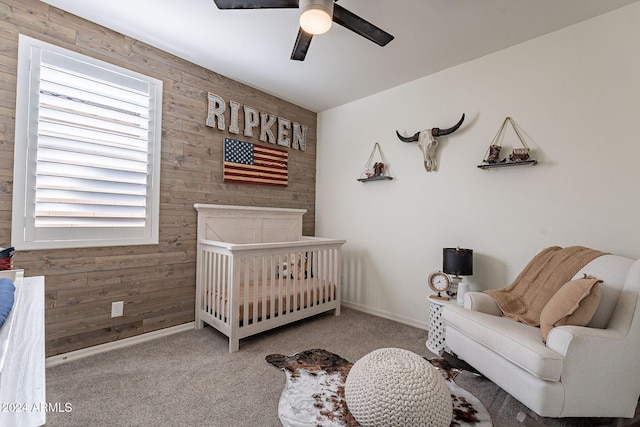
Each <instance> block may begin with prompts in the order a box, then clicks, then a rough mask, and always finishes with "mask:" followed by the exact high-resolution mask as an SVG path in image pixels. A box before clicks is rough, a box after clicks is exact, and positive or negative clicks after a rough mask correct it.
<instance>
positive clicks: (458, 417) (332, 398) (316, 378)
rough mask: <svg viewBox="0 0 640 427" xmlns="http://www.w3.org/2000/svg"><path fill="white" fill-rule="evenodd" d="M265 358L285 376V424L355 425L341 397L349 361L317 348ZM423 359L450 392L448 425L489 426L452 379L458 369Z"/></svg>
mask: <svg viewBox="0 0 640 427" xmlns="http://www.w3.org/2000/svg"><path fill="white" fill-rule="evenodd" d="M265 359H266V361H267V362H269V363H270V364H272V365H273V366H275V367H276V368H278V369H281V370H283V371H284V372H285V374H286V376H287V384H286V386H285V389H284V390H283V391H282V395H281V396H280V403H279V405H278V416H279V417H280V421H281V422H282V424H283V425H284V426H285V427H289V426H358V425H359V424H358V422H357V421H356V419H355V418H354V417H353V416H352V415H351V413H350V412H349V408H347V404H346V402H345V399H344V383H345V380H346V378H347V374H349V370H350V369H351V367H352V366H353V363H351V362H349V361H347V360H345V359H343V358H342V357H340V356H338V355H337V354H334V353H331V352H328V351H326V350H321V349H313V350H307V351H303V352H301V353H297V354H294V355H292V356H285V355H283V354H270V355H268V356H267V357H266V358H265ZM427 360H429V362H431V364H433V365H434V366H435V367H436V368H437V369H438V371H439V372H440V373H441V374H442V375H443V376H444V379H445V380H446V382H447V386H448V387H449V390H450V391H451V398H452V399H453V419H452V420H451V426H452V427H454V426H455V427H462V426H474V427H489V426H491V425H492V424H491V417H490V416H489V413H488V412H487V410H486V408H485V407H484V406H483V405H482V403H480V401H479V400H478V399H476V397H475V396H473V395H472V394H471V393H469V392H468V391H466V390H464V389H462V388H460V387H458V386H457V385H456V383H455V382H453V379H454V378H455V376H456V375H457V374H458V373H459V372H460V371H461V370H460V369H457V368H454V367H452V366H451V365H450V364H449V363H448V362H447V361H446V360H445V359H443V358H440V357H435V358H432V359H427Z"/></svg>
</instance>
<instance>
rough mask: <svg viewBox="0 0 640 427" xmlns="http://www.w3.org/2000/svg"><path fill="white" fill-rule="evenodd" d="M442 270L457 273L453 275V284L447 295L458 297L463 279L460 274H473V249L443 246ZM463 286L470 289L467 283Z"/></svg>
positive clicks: (451, 273)
mask: <svg viewBox="0 0 640 427" xmlns="http://www.w3.org/2000/svg"><path fill="white" fill-rule="evenodd" d="M442 271H444V272H445V273H447V274H449V275H455V276H454V277H451V286H450V287H449V289H448V290H447V295H449V296H451V297H456V296H457V293H458V288H459V287H460V283H461V281H462V278H461V277H460V276H471V275H473V249H462V248H460V247H457V248H443V249H442ZM462 287H463V288H464V289H468V286H467V285H466V284H465V285H463V286H462Z"/></svg>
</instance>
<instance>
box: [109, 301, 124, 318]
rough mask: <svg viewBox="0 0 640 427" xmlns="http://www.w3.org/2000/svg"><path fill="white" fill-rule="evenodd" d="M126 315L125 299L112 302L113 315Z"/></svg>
mask: <svg viewBox="0 0 640 427" xmlns="http://www.w3.org/2000/svg"><path fill="white" fill-rule="evenodd" d="M120 316H124V301H117V302H112V303H111V317H120Z"/></svg>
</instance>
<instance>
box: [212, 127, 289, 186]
mask: <svg viewBox="0 0 640 427" xmlns="http://www.w3.org/2000/svg"><path fill="white" fill-rule="evenodd" d="M288 167H289V153H288V152H287V151H286V150H281V149H279V148H272V147H266V146H264V145H256V144H252V143H250V142H245V141H238V140H235V139H232V138H225V139H224V167H223V178H224V182H236V183H243V184H261V185H276V186H279V187H286V186H287V185H288V179H289V177H288V175H289V169H288Z"/></svg>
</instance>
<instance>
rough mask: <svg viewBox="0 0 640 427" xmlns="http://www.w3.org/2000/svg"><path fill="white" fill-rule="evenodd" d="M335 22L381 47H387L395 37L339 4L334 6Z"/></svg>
mask: <svg viewBox="0 0 640 427" xmlns="http://www.w3.org/2000/svg"><path fill="white" fill-rule="evenodd" d="M333 22H335V23H336V24H339V25H342V26H343V27H345V28H348V29H349V30H351V31H353V32H354V33H356V34H359V35H361V36H362V37H364V38H366V39H369V40H371V41H372V42H374V43H376V44H378V45H380V46H386V45H387V43H389V42H390V41H391V40H393V36H392V35H391V34H389V33H387V32H386V31H384V30H382V29H380V28H378V27H376V26H375V25H373V24H372V23H370V22H368V21H365V20H364V19H362V18H360V17H359V16H358V15H356V14H354V13H352V12H349V11H348V10H347V9H345V8H344V7H342V6H340V5H338V4H334V5H333Z"/></svg>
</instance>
